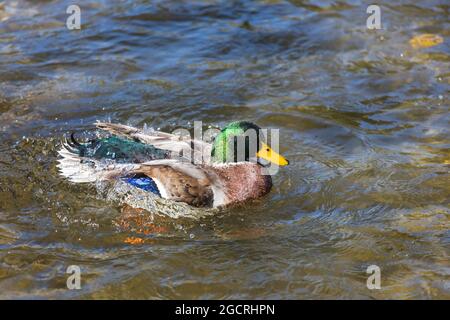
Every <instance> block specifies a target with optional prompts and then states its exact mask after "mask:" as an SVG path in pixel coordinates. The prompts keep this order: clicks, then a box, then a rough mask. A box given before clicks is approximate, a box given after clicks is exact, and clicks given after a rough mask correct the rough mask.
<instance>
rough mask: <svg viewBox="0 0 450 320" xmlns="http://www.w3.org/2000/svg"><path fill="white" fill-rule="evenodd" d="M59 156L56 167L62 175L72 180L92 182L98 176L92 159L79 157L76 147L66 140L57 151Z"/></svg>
mask: <svg viewBox="0 0 450 320" xmlns="http://www.w3.org/2000/svg"><path fill="white" fill-rule="evenodd" d="M58 154H59V155H60V156H61V158H60V159H58V164H57V167H58V169H59V172H60V173H61V175H62V176H63V177H66V178H67V179H69V180H70V181H72V182H77V183H82V182H94V181H96V180H97V178H98V174H97V172H96V171H97V170H96V167H97V166H96V164H95V161H94V160H90V159H89V160H86V159H85V158H83V157H81V156H80V154H79V152H78V149H77V148H75V147H74V146H73V145H72V144H71V143H70V142H69V141H68V140H66V141H65V142H64V143H63V145H62V147H61V149H60V150H59V151H58Z"/></svg>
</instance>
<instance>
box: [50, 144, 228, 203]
mask: <svg viewBox="0 0 450 320" xmlns="http://www.w3.org/2000/svg"><path fill="white" fill-rule="evenodd" d="M59 155H60V156H61V159H59V160H58V161H59V164H58V168H59V170H60V173H61V175H62V176H64V177H66V178H68V179H69V180H70V181H72V182H76V183H83V182H97V181H105V180H108V181H114V180H122V181H125V182H126V183H129V184H130V185H132V186H134V187H137V188H140V189H143V190H146V191H149V192H152V193H153V194H156V195H158V196H160V197H162V198H164V199H169V200H173V201H179V202H184V203H187V204H189V205H192V206H195V207H213V206H214V202H215V201H214V198H215V197H216V196H221V195H220V190H221V189H220V186H218V185H216V182H215V181H214V180H213V179H211V178H210V176H209V175H208V174H207V173H206V172H205V171H204V170H202V168H200V167H197V166H195V165H193V164H192V163H190V162H186V161H182V160H175V159H164V160H153V161H149V162H145V163H141V164H121V163H117V162H102V161H98V160H96V159H93V158H86V157H82V156H80V155H79V154H77V153H76V152H74V150H72V149H71V147H70V145H63V147H62V149H61V150H60V151H59Z"/></svg>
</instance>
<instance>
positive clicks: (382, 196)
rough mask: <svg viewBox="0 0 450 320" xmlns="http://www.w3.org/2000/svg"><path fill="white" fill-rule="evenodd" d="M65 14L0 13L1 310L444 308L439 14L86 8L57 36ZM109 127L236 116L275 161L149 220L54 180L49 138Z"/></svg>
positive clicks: (349, 5)
mask: <svg viewBox="0 0 450 320" xmlns="http://www.w3.org/2000/svg"><path fill="white" fill-rule="evenodd" d="M73 2H74V1H43V0H41V1H25V0H18V1H3V5H0V67H1V72H0V132H1V135H0V136H1V140H0V297H1V298H188V299H191V298H194V299H195V298H291V299H292V298H294V299H297V298H378V299H383V298H391V299H392V298H394V299H397V298H398V299H405V298H439V299H449V298H450V281H449V278H450V266H449V248H450V232H449V230H450V209H449V202H450V201H449V199H450V183H449V182H450V179H449V178H450V173H449V165H450V151H449V150H450V149H449V147H450V135H449V133H450V130H449V123H450V116H449V104H448V92H449V83H450V69H449V62H450V56H449V54H450V50H449V42H448V37H449V34H450V32H449V19H448V17H449V9H450V6H449V4H448V1H444V0H442V1H434V0H432V1H426V2H425V1H424V2H423V3H421V4H419V3H417V1H413V0H404V1H386V2H384V4H381V10H382V19H381V20H382V24H383V29H382V30H377V31H374V30H367V29H366V18H367V16H368V15H367V13H366V8H367V6H368V5H369V4H370V2H366V1H358V0H345V1H314V0H310V1H300V0H292V1H281V0H261V1H229V0H223V1H219V0H216V1H213V0H204V1H200V0H199V1H167V0H164V1H162V0H161V1H144V0H141V1H137V0H135V1H126V0H124V1H90V0H89V1H80V7H81V20H82V21H81V23H82V30H81V31H69V30H68V29H67V28H66V27H65V20H66V18H67V17H68V15H67V14H66V8H67V6H68V5H70V4H73ZM75 2H76V1H75ZM424 33H432V34H436V35H439V36H441V37H442V38H443V39H444V42H443V43H442V44H439V45H437V46H434V47H430V48H413V47H412V46H411V45H410V43H409V40H410V39H411V38H412V37H414V36H415V35H418V34H424ZM108 119H110V120H111V121H113V122H121V123H130V124H133V125H137V126H142V125H144V124H147V125H148V126H151V127H154V128H158V127H160V128H161V129H163V130H168V131H171V130H172V129H174V128H176V127H180V126H182V127H188V126H189V125H190V124H191V123H192V122H193V121H194V120H202V121H203V122H204V123H205V124H211V125H217V126H223V125H225V124H227V123H228V122H230V121H233V120H238V119H246V120H251V121H253V122H255V123H257V124H259V125H260V126H262V127H272V128H280V131H281V151H282V153H283V154H284V155H286V157H287V158H288V159H289V160H290V162H291V165H290V166H288V167H286V168H282V170H281V171H280V172H279V174H278V175H276V176H275V177H274V185H275V187H274V189H273V190H272V192H271V193H270V194H269V195H268V196H267V197H266V198H264V199H262V200H261V201H257V202H256V203H251V204H247V205H245V206H241V207H239V208H234V209H231V210H225V211H224V212H220V213H219V214H217V215H214V216H210V217H205V218H203V219H201V220H200V221H193V220H189V219H169V218H161V217H158V216H154V215H151V214H150V213H148V212H143V211H136V210H132V209H130V208H129V207H125V206H121V205H119V204H115V203H111V202H109V201H105V200H102V199H101V198H99V197H98V196H97V195H96V192H95V188H94V187H92V186H83V185H72V184H70V183H68V182H67V181H65V180H63V179H62V178H60V177H59V176H58V174H57V170H56V167H55V164H56V162H55V161H56V158H57V154H56V150H57V148H58V146H59V144H60V141H61V139H62V137H63V136H64V135H65V134H66V133H67V132H69V131H75V132H79V133H84V132H87V131H88V130H90V129H92V126H91V123H93V122H94V121H95V120H108ZM372 264H376V265H378V266H379V267H380V268H381V286H382V288H381V290H369V289H367V287H366V279H367V277H368V275H367V274H366V269H367V267H368V266H369V265H372ZM69 265H79V266H80V267H81V270H82V289H81V290H68V289H66V279H67V275H66V273H65V271H66V268H67V267H68V266H69Z"/></svg>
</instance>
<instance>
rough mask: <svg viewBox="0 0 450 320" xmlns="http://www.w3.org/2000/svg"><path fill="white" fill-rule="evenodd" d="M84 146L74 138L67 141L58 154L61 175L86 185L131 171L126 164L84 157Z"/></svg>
mask: <svg viewBox="0 0 450 320" xmlns="http://www.w3.org/2000/svg"><path fill="white" fill-rule="evenodd" d="M83 147H84V145H82V144H80V143H78V142H77V141H76V140H75V139H74V138H73V136H71V138H70V140H68V139H66V140H65V142H64V143H63V144H62V146H61V149H60V150H59V151H58V154H59V155H60V156H61V158H60V159H58V164H57V167H58V169H59V172H60V174H61V175H62V176H63V177H66V178H67V179H69V180H70V181H72V182H76V183H86V182H95V181H102V180H110V179H114V178H116V177H117V176H120V175H121V174H122V173H123V172H124V171H125V170H130V169H131V168H130V166H133V165H126V164H118V163H108V162H105V163H103V162H101V161H99V160H97V159H93V158H90V157H84V156H83V155H81V154H82V152H81V150H82V148H83Z"/></svg>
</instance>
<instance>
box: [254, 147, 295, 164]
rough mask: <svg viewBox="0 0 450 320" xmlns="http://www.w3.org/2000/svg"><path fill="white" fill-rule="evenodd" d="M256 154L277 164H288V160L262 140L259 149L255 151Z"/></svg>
mask: <svg viewBox="0 0 450 320" xmlns="http://www.w3.org/2000/svg"><path fill="white" fill-rule="evenodd" d="M256 156H257V157H259V158H261V159H264V160H267V161H269V162H272V163H275V164H277V165H279V166H286V165H288V164H289V161H287V160H286V159H285V158H284V157H283V156H282V155H280V154H278V153H276V152H275V151H273V150H272V148H271V147H269V146H268V145H267V144H265V143H264V142H262V146H261V149H259V151H258V152H257V153H256Z"/></svg>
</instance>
